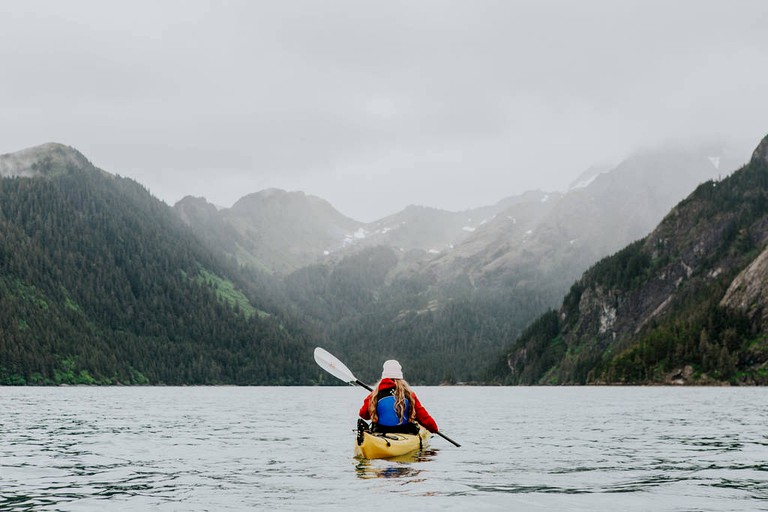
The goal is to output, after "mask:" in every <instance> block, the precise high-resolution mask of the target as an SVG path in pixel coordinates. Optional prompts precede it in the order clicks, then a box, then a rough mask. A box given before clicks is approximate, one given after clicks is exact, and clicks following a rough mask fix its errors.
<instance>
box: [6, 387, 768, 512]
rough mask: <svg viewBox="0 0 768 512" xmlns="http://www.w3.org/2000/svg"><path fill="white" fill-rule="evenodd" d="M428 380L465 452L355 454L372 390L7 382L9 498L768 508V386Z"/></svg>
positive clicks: (104, 506) (139, 504)
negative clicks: (505, 384) (359, 420)
mask: <svg viewBox="0 0 768 512" xmlns="http://www.w3.org/2000/svg"><path fill="white" fill-rule="evenodd" d="M415 389H416V391H417V392H418V394H419V396H420V398H421V400H422V402H423V403H424V405H425V406H426V407H427V409H428V410H429V411H430V413H431V414H432V415H433V416H434V417H435V419H436V420H437V422H438V424H439V425H440V427H441V429H442V431H443V432H444V433H445V434H446V435H448V436H450V437H451V438H452V439H454V440H456V441H457V442H459V443H461V444H462V447H461V448H456V447H454V446H452V445H451V444H449V443H448V442H447V441H445V440H444V439H442V438H439V437H433V438H432V440H431V443H430V445H429V449H428V450H427V451H425V452H424V453H422V454H421V455H420V456H419V457H417V458H414V460H411V461H406V462H391V461H382V460H377V461H365V460H358V459H355V458H354V457H353V443H354V435H353V432H352V430H353V428H354V427H355V419H356V414H357V410H358V408H359V406H360V404H361V402H362V400H363V398H364V395H365V391H364V390H362V389H360V388H352V387H290V388H288V387H281V388H277V387H252V388H248V387H188V388H170V387H136V388H132V387H125V388H123V387H111V388H98V387H71V388H0V510H4V511H5V510H9V511H17V510H18V511H20V510H35V511H39V510H67V511H69V510H72V511H74V510H78V511H79V510H94V511H96V510H159V511H171V510H184V511H198V510H199V511H203V510H211V511H222V510H268V509H273V510H356V511H360V510H365V509H371V508H373V510H381V509H384V508H385V507H386V508H387V509H393V510H403V509H406V508H410V509H412V510H520V511H530V510H533V511H539V510H542V511H543V510H558V511H596V510H606V511H614V512H615V511H620V512H627V511H649V510H652V511H659V510H663V511H666V510H670V511H672V510H675V511H710V510H712V511H715V510H716V511H725V510H728V511H749V510H767V511H768V396H767V393H768V390H765V389H763V388H662V387H652V388H615V387H610V388H608V387H606V388H602V387H557V388H554V387H553V388H548V387H515V388H502V387H417V388H415Z"/></svg>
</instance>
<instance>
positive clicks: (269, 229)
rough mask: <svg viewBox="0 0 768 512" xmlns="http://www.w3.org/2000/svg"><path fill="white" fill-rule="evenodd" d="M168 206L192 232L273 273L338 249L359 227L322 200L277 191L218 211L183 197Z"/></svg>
mask: <svg viewBox="0 0 768 512" xmlns="http://www.w3.org/2000/svg"><path fill="white" fill-rule="evenodd" d="M174 210H175V211H176V212H177V214H178V215H179V216H180V217H181V218H182V219H183V220H184V222H185V223H187V225H189V226H190V227H191V228H192V230H193V231H194V232H196V233H197V234H198V236H200V237H201V238H203V239H204V240H207V241H208V242H209V243H211V244H213V245H214V246H216V247H219V248H221V249H222V250H224V251H225V252H226V253H227V254H229V255H230V256H232V257H234V258H236V259H237V260H238V261H239V262H240V263H243V264H249V265H252V266H254V267H256V268H259V269H262V270H265V271H267V272H271V273H279V274H284V273H287V272H290V271H293V270H295V269H297V268H300V267H303V266H305V265H309V264H312V263H315V262H316V261H318V260H319V259H321V258H322V257H323V256H324V255H325V254H327V253H330V252H331V251H335V250H338V249H340V248H341V247H343V246H344V245H345V244H348V243H350V240H351V239H353V238H354V237H355V233H356V232H357V231H358V230H359V229H360V228H361V227H362V226H363V223H361V222H358V221H355V220H353V219H350V218H348V217H345V216H344V215H342V214H341V213H339V212H338V211H337V210H336V209H334V208H333V207H332V206H331V205H330V204H329V203H328V202H327V201H325V200H323V199H320V198H318V197H315V196H311V195H306V194H304V193H303V192H286V191H284V190H279V189H268V190H262V191H260V192H256V193H253V194H248V195H246V196H244V197H242V198H241V199H240V200H238V201H237V202H236V203H235V204H234V205H233V206H232V208H225V209H221V210H219V209H217V208H216V207H214V206H213V205H211V204H209V203H208V202H207V201H205V199H202V198H192V197H186V198H184V199H182V200H181V201H179V202H178V203H176V205H174Z"/></svg>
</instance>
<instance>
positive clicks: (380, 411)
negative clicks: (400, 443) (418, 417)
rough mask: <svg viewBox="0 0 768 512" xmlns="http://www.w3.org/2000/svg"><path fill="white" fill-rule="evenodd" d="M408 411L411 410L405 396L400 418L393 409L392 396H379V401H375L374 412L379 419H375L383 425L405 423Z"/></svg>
mask: <svg viewBox="0 0 768 512" xmlns="http://www.w3.org/2000/svg"><path fill="white" fill-rule="evenodd" d="M410 412H411V402H410V401H409V400H408V399H407V398H406V399H405V414H404V415H403V419H402V420H401V419H400V417H399V416H398V415H397V411H396V410H395V397H394V396H392V395H388V396H384V397H381V398H379V401H378V402H377V403H376V414H377V415H378V416H379V421H377V423H378V424H379V425H383V426H385V427H396V426H398V425H405V424H406V423H408V417H409V416H410Z"/></svg>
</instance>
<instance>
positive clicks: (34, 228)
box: [0, 144, 317, 384]
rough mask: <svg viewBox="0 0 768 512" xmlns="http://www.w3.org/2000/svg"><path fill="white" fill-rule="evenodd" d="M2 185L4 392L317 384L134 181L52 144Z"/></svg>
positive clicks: (7, 158)
mask: <svg viewBox="0 0 768 512" xmlns="http://www.w3.org/2000/svg"><path fill="white" fill-rule="evenodd" d="M0 172H2V176H3V177H2V178H1V179H0V384H24V383H31V384H60V383H154V384H158V383H165V384H211V383H233V384H290V383H302V382H309V381H310V380H311V379H312V378H314V376H315V375H316V374H317V372H316V369H315V368H313V365H312V364H310V361H311V357H310V356H309V354H310V353H311V350H310V347H308V345H307V341H306V339H305V335H304V334H302V333H303V331H302V329H301V328H300V326H299V325H298V324H296V322H294V321H292V320H290V319H289V318H288V317H287V316H285V315H282V314H281V313H280V311H279V310H276V309H275V308H274V306H273V305H272V304H273V300H272V299H271V298H269V297H267V296H264V295H263V294H262V295H260V294H259V292H258V290H257V289H256V287H255V286H254V285H252V284H248V282H247V281H245V280H244V279H243V278H242V276H241V275H240V274H239V273H238V270H237V267H236V266H230V265H228V264H226V263H225V262H224V261H223V260H221V259H220V258H219V256H217V255H215V254H214V253H213V252H211V251H210V250H209V249H207V248H206V247H205V246H203V245H202V243H200V242H199V241H198V240H197V239H196V238H195V237H194V236H193V235H192V234H191V232H190V231H189V230H188V229H187V228H186V227H185V226H184V225H183V224H182V223H181V222H180V221H179V219H178V218H177V216H176V215H174V214H173V212H172V211H171V209H170V208H169V207H168V206H167V205H165V204H164V203H162V202H161V201H159V200H157V199H155V198H154V197H152V196H151V195H150V194H149V193H148V192H147V191H146V190H145V189H144V188H143V187H142V186H140V185H139V184H137V183H136V182H134V181H132V180H129V179H124V178H120V177H115V176H112V175H110V174H108V173H106V172H104V171H101V170H99V169H97V168H95V167H94V166H93V165H91V164H90V163H89V162H88V161H87V159H85V157H83V155H81V154H80V153H78V152H77V151H75V150H73V149H71V148H68V147H65V146H61V145H58V144H46V145H43V146H40V147H37V148H30V149H28V150H24V151H22V152H19V153H16V154H11V155H3V156H0ZM253 281H255V279H253Z"/></svg>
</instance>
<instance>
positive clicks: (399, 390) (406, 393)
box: [368, 379, 416, 423]
mask: <svg viewBox="0 0 768 512" xmlns="http://www.w3.org/2000/svg"><path fill="white" fill-rule="evenodd" d="M391 380H392V382H394V383H395V391H394V393H393V396H394V397H395V412H396V413H397V417H398V418H399V419H400V421H401V422H402V421H403V419H404V418H405V400H406V399H407V400H408V401H409V402H410V403H411V407H410V411H409V412H408V421H409V422H411V423H413V422H414V421H415V420H416V407H415V406H414V403H413V392H412V391H411V387H410V386H409V385H408V383H407V382H406V381H405V379H391ZM380 385H381V381H379V382H377V383H376V386H374V388H373V391H372V392H371V401H370V403H369V404H368V412H369V413H370V415H371V421H373V422H374V423H378V421H379V414H378V412H377V411H376V406H377V405H379V386H380Z"/></svg>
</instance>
